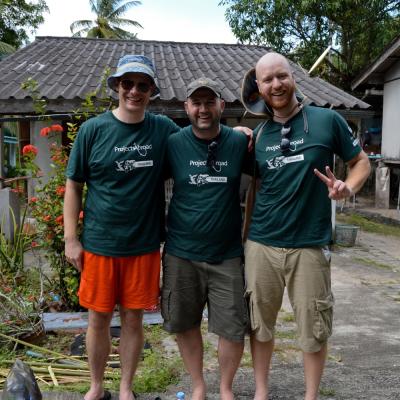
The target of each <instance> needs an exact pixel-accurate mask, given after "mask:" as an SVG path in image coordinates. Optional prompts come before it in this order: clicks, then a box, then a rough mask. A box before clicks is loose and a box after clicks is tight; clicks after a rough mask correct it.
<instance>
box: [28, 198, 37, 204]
mask: <svg viewBox="0 0 400 400" xmlns="http://www.w3.org/2000/svg"><path fill="white" fill-rule="evenodd" d="M37 201H38V198H37V197H31V199H30V200H29V202H30V203H36V202H37Z"/></svg>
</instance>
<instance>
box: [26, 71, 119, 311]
mask: <svg viewBox="0 0 400 400" xmlns="http://www.w3.org/2000/svg"><path fill="white" fill-rule="evenodd" d="M109 75H110V69H109V68H106V69H105V70H104V74H103V77H102V80H101V85H100V88H99V89H98V90H96V91H95V92H91V93H88V94H87V95H86V97H85V100H84V101H83V102H82V107H81V109H80V110H77V111H74V118H73V122H68V123H67V127H68V132H67V137H68V138H69V140H70V141H71V142H73V141H74V140H75V138H76V135H77V132H78V128H79V122H81V121H83V120H86V119H88V118H90V117H91V116H92V115H96V114H99V113H101V112H104V111H105V110H107V109H110V108H111V106H112V103H113V101H112V98H111V97H109V96H108V95H107V91H106V90H107V83H106V79H107V76H109ZM21 88H22V89H23V90H27V91H28V92H29V95H30V96H31V97H32V99H33V104H34V109H35V112H36V113H37V114H38V115H43V116H44V115H45V111H46V101H45V100H44V99H43V98H42V97H41V96H40V93H39V90H38V84H37V82H36V81H35V80H34V79H32V78H28V79H27V81H26V82H24V83H23V84H22V85H21ZM52 132H59V133H60V132H63V127H62V126H61V125H59V124H53V125H50V126H47V127H44V128H42V129H41V130H40V133H39V134H40V136H42V137H49V136H51V134H52ZM24 149H25V150H23V156H24V161H25V168H26V169H27V170H28V171H29V173H30V175H31V176H32V177H36V178H38V180H39V183H40V184H39V185H38V186H37V187H35V191H36V196H35V197H32V198H31V199H30V204H29V205H30V208H31V214H32V216H33V217H34V218H35V220H36V228H37V238H36V239H35V241H33V242H32V244H31V247H33V248H35V247H40V248H42V249H44V250H45V251H46V257H47V258H48V260H49V263H50V267H51V268H52V269H53V270H54V271H56V273H57V282H56V283H55V287H53V292H54V293H56V292H57V293H56V294H57V295H58V296H59V297H60V299H61V301H62V303H63V304H64V305H65V306H66V307H67V308H68V309H77V308H78V298H77V289H78V284H79V273H78V271H77V270H76V269H75V268H74V267H73V266H72V265H70V264H69V263H67V261H66V259H65V253H64V240H63V236H64V232H63V230H64V217H63V199H64V194H65V186H64V185H65V169H66V166H67V159H68V156H67V151H66V150H67V149H66V148H64V147H63V146H58V145H56V144H55V143H53V144H51V145H50V154H51V160H52V163H51V166H52V168H53V174H52V175H51V176H50V179H49V180H48V181H47V183H45V184H43V182H41V180H42V179H41V172H40V170H39V168H38V166H37V165H36V164H35V162H34V161H35V157H36V155H37V149H36V148H35V147H34V146H32V145H28V146H25V148H24ZM83 197H85V191H84V193H83ZM82 222H83V212H82V211H81V212H80V214H79V222H78V234H79V230H80V229H81V226H82Z"/></svg>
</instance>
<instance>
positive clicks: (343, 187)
mask: <svg viewBox="0 0 400 400" xmlns="http://www.w3.org/2000/svg"><path fill="white" fill-rule="evenodd" d="M325 171H326V175H324V174H322V173H321V172H319V171H318V170H317V169H314V174H315V175H317V176H318V178H319V179H321V181H322V182H324V183H325V185H326V186H327V187H328V192H329V194H328V196H329V198H330V199H332V200H341V199H344V198H346V197H350V196H353V195H354V192H353V190H352V189H351V187H350V186H348V185H347V184H346V182H343V181H341V180H340V179H336V177H335V175H334V174H333V173H332V171H331V169H330V168H329V167H328V166H326V167H325Z"/></svg>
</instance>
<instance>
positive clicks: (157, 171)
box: [67, 112, 180, 257]
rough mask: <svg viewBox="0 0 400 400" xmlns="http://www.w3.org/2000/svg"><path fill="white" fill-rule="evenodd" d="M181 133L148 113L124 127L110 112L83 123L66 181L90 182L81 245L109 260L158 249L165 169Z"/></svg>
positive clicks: (173, 126)
mask: <svg viewBox="0 0 400 400" xmlns="http://www.w3.org/2000/svg"><path fill="white" fill-rule="evenodd" d="M179 129H180V128H179V127H178V126H177V125H176V124H175V123H174V122H172V121H171V120H170V119H168V118H167V117H164V116H160V115H154V114H150V113H146V114H145V118H144V120H143V121H142V122H140V123H137V124H126V123H124V122H121V121H119V120H118V119H117V118H115V117H114V115H113V113H112V112H107V113H104V114H101V115H99V116H97V117H95V118H92V119H90V120H88V121H86V122H85V123H84V124H82V126H81V128H80V130H79V133H78V136H77V138H76V140H75V143H74V146H73V148H72V151H71V154H70V158H69V162H68V168H67V177H68V178H69V179H71V180H73V181H77V182H86V185H87V189H88V191H87V197H86V202H85V209H84V216H85V217H84V229H83V235H82V245H83V247H84V249H85V250H88V251H90V252H93V253H96V254H101V255H106V256H116V257H118V256H130V255H138V254H145V253H149V252H152V251H154V250H157V249H158V248H159V246H160V233H161V232H160V221H161V220H162V214H163V212H164V207H163V204H162V199H163V165H164V160H165V153H166V146H167V139H168V137H169V136H170V134H171V133H173V132H177V131H178V130H179Z"/></svg>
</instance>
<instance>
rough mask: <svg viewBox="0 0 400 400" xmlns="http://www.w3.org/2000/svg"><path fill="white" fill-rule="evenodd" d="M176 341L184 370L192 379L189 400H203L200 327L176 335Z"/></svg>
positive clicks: (204, 391)
mask: <svg viewBox="0 0 400 400" xmlns="http://www.w3.org/2000/svg"><path fill="white" fill-rule="evenodd" d="M176 340H177V342H178V347H179V351H180V353H181V356H182V358H183V362H184V364H185V367H186V370H187V371H188V372H189V374H190V377H191V378H192V396H191V400H204V399H205V397H206V383H205V381H204V376H203V338H202V337H201V332H200V327H197V328H193V329H190V330H188V331H186V332H181V333H178V334H177V335H176Z"/></svg>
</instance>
